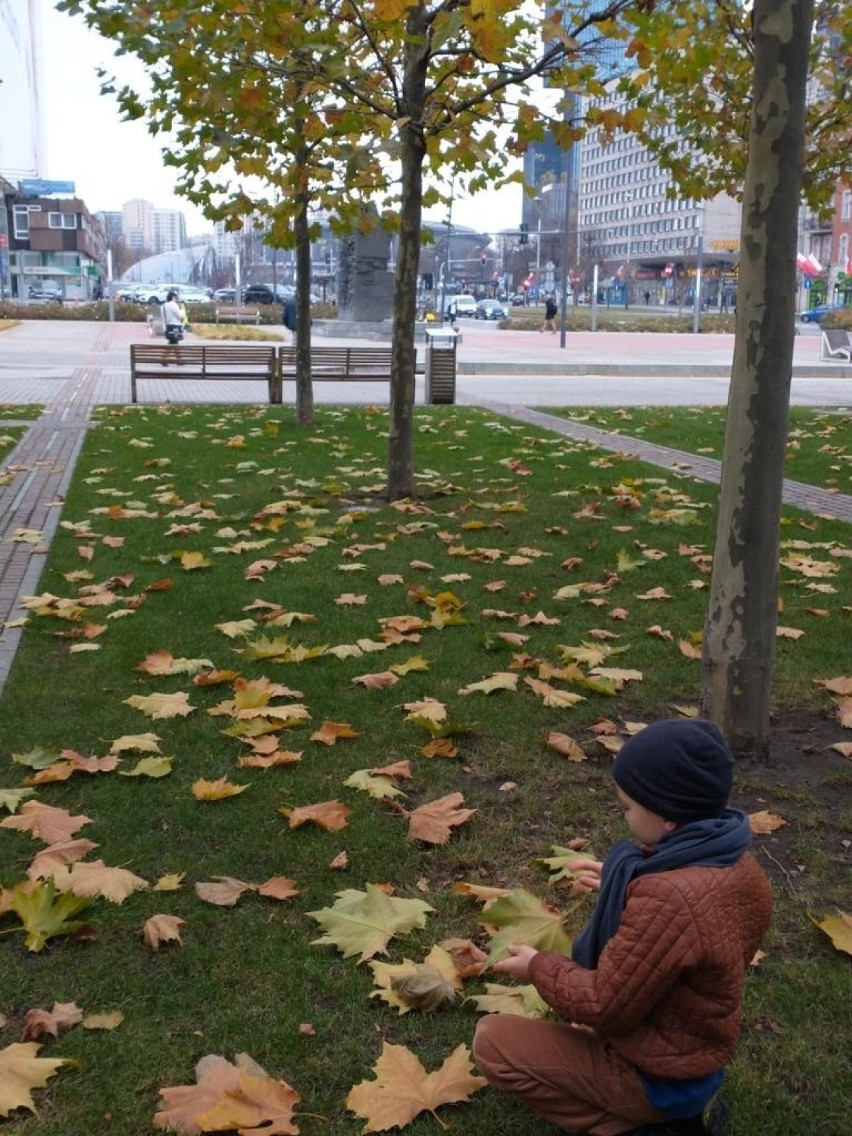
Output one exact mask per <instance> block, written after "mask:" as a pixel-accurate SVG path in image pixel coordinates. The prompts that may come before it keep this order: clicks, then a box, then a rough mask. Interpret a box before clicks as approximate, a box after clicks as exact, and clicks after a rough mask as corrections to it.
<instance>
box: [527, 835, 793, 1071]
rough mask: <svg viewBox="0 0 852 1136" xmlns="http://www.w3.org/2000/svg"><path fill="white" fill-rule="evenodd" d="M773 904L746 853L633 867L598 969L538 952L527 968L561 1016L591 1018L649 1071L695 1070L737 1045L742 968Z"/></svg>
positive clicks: (588, 1021)
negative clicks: (659, 867)
mask: <svg viewBox="0 0 852 1136" xmlns="http://www.w3.org/2000/svg"><path fill="white" fill-rule="evenodd" d="M771 912H772V897H771V892H770V890H769V883H768V881H767V879H766V876H765V875H764V873H763V871H762V870H761V868H760V867H759V865H758V863H757V861H756V860H755V859H754V857H753V856H752V855H751V853H746V854H745V855H744V856H742V857H741V858H740V859H739V860H738V861H737V862H736V863H735V864H733V865H731V866H730V867H724V868H703V867H688V868H678V869H676V870H675V871H670V872H660V873H657V874H651V875H647V876H641V877H639V878H638V879H636V880H634V881H633V883H631V885H630V887H629V888H628V891H627V901H626V903H625V906H624V912H623V915H622V918H621V923H620V925H619V928H618V931H617V932H616V933H615V935H613V937H612V938H611V939H610V940H609V942H608V943H607V944H606V946H605V947H604V949H603V951H602V952H601V956H600V958H599V959H598V967H597V970H586V969H585V968H584V967H582V966H579V965H578V964H577V963H574V962H572V961H571V960H570V959H567V958H565V957H564V956H563V955H557V954H551V953H550V952H548V951H540V952H539V953H538V954H537V955H535V956H534V957H533V959H532V962H531V964H530V977H531V979H532V981H533V982H534V983H535V985H536V988H537V989H538V992H539V993H540V994H541V996H542V998H544V1000H545V1001H546V1002H547V1003H548V1005H550V1006H552V1007H553V1009H555V1010H556V1011H558V1013H559V1014H560V1015H561V1016H562V1017H564V1018H566V1019H568V1020H569V1021H572V1022H579V1023H582V1024H584V1025H587V1026H591V1028H592V1029H594V1030H595V1031H596V1032H597V1033H599V1034H600V1035H601V1036H602V1037H605V1038H606V1040H607V1041H608V1042H609V1043H610V1044H611V1045H612V1046H613V1048H614V1049H615V1050H617V1051H618V1053H620V1054H621V1055H622V1057H624V1058H625V1059H626V1060H627V1061H630V1062H631V1063H632V1064H633V1065H636V1066H637V1067H638V1068H639V1069H641V1070H642V1071H643V1072H644V1073H647V1074H648V1075H649V1076H651V1077H657V1078H661V1079H671V1080H677V1079H685V1078H689V1077H702V1076H705V1075H706V1074H708V1073H712V1072H714V1071H715V1070H716V1069H721V1068H723V1067H724V1066H725V1065H727V1064H728V1062H729V1061H730V1059H731V1056H732V1055H733V1053H734V1050H735V1049H736V1046H737V1042H738V1040H739V1032H740V1015H741V1004H742V993H743V981H744V977H745V971H746V967H747V966H748V964H749V962H750V960H751V959H752V957H753V955H754V952H755V951H756V949H757V947H758V945H759V943H760V940H761V939H762V938H763V935H764V933H765V931H766V929H767V927H768V925H769V919H770V915H771Z"/></svg>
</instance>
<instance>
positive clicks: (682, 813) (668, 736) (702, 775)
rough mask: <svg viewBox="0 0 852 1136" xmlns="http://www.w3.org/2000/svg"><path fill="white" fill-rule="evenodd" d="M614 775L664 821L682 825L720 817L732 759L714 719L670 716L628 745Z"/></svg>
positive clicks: (617, 760) (730, 780)
mask: <svg viewBox="0 0 852 1136" xmlns="http://www.w3.org/2000/svg"><path fill="white" fill-rule="evenodd" d="M612 775H613V777H614V778H615V783H616V784H617V785H618V786H619V788H620V789H621V790H622V791H623V792H625V793H626V794H627V796H628V797H632V798H633V800H634V801H637V802H638V803H639V804H640V805H644V807H645V808H646V809H650V810H651V812H653V813H656V814H657V815H658V816H661V817H663V818H664V819H665V820H673V821H677V822H678V823H683V822H684V821H690V820H698V819H700V818H703V817H718V816H721V815H722V813H723V812H724V811H725V808H726V807H727V804H728V797H729V796H730V792H731V785H732V783H733V776H734V759H733V756H732V754H731V751H730V749H729V748H728V744H727V742H726V741H725V739H724V738H723V737H722V734H721V733H720V732H719V730H718V729H717V728H716V726H714V725H713V723H712V722H707V721H704V720H703V719H699V718H666V719H663V721H661V722H653V723H652V724H651V725H650V726H646V727H645V729H644V730H640V732H639V733H638V734H634V735H633V737H632V738H630V739H629V741H626V742H625V743H624V745H623V746H622V747H621V749H620V750H619V751H618V754H617V756H616V758H615V761H614V762H613V766H612Z"/></svg>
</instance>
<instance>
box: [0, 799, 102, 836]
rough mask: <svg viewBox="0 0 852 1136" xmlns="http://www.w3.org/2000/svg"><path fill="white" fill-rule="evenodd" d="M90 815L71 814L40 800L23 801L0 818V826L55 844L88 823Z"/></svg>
mask: <svg viewBox="0 0 852 1136" xmlns="http://www.w3.org/2000/svg"><path fill="white" fill-rule="evenodd" d="M90 820H91V817H87V816H83V815H82V814H80V815H78V816H72V815H71V813H69V812H68V810H67V809H57V808H55V807H54V806H53V805H44V804H42V803H41V801H25V802H24V804H23V805H21V808H20V811H19V812H18V813H16V814H15V815H14V816H9V817H4V818H3V820H0V828H14V829H16V830H17V831H18V832H28V833H29V834H30V836H32V837H34V838H35V839H37V840H43V841H44V843H45V844H56V843H58V842H59V841H61V840H69V839H70V838H71V837H72V836H73V835H74V833H75V832H76V831H77V829H78V828H82V827H83V825H85V824H89V823H90Z"/></svg>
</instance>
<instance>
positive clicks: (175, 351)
mask: <svg viewBox="0 0 852 1136" xmlns="http://www.w3.org/2000/svg"><path fill="white" fill-rule="evenodd" d="M204 351H205V348H204V347H200V346H196V345H195V344H183V343H181V344H179V345H175V346H172V345H170V344H167V343H131V344H130V365H131V367H134V366H135V365H136V364H137V363H160V362H162V360H163V359H168V360H169V361H170V362H172V363H173V362H175V360H176V359H180V361H181V362H186V363H202V362H203V361H204Z"/></svg>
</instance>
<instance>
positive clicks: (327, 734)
mask: <svg viewBox="0 0 852 1136" xmlns="http://www.w3.org/2000/svg"><path fill="white" fill-rule="evenodd" d="M357 737H360V734H359V733H358V731H357V730H353V729H352V727H351V726H350V725H349V723H348V722H331V721H328V720H326V721H325V722H323V724H322V725H321V726H320V728H319V729H318V730H314V732H313V733H312V734H311V741H312V742H322V743H323V744H324V745H329V746H332V745H334V743H335V742H336V741H337V739H338V738H357Z"/></svg>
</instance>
